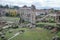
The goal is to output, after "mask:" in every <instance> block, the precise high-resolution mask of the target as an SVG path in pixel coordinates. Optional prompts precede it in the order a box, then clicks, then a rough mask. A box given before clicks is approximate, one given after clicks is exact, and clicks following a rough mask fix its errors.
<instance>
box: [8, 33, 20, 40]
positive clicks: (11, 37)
mask: <svg viewBox="0 0 60 40" xmlns="http://www.w3.org/2000/svg"><path fill="white" fill-rule="evenodd" d="M19 34H20V32H17V33H16V34H14V36H12V37H11V38H9V39H8V40H11V39H12V38H14V37H16V36H18V35H19Z"/></svg>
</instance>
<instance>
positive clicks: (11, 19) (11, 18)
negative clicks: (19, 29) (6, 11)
mask: <svg viewBox="0 0 60 40" xmlns="http://www.w3.org/2000/svg"><path fill="white" fill-rule="evenodd" d="M2 18H3V19H4V20H5V21H11V22H19V20H20V18H18V17H2Z"/></svg>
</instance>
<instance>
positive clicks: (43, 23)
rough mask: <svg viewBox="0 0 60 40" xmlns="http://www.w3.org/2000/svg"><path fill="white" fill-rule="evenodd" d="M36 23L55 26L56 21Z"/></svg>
mask: <svg viewBox="0 0 60 40" xmlns="http://www.w3.org/2000/svg"><path fill="white" fill-rule="evenodd" d="M38 24H44V25H53V26H56V23H45V22H39V23H37V25H38Z"/></svg>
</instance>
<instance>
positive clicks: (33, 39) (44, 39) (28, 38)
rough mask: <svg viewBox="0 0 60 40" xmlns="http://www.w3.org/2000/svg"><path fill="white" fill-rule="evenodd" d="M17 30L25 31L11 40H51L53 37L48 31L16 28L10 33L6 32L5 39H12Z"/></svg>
mask: <svg viewBox="0 0 60 40" xmlns="http://www.w3.org/2000/svg"><path fill="white" fill-rule="evenodd" d="M19 30H25V32H24V33H22V34H19V35H18V36H16V37H15V38H13V39H11V40H51V39H52V37H53V35H54V34H52V33H50V31H49V30H46V29H43V28H34V29H28V28H18V29H13V32H12V33H9V32H7V33H6V37H7V38H10V37H12V36H13V35H14V34H15V33H16V32H18V31H19Z"/></svg>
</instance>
